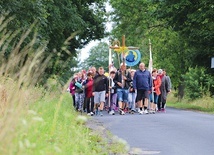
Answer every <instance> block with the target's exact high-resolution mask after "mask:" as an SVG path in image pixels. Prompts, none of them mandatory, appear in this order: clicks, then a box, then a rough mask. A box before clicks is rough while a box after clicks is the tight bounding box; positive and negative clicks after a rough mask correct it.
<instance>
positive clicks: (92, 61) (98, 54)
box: [81, 42, 118, 72]
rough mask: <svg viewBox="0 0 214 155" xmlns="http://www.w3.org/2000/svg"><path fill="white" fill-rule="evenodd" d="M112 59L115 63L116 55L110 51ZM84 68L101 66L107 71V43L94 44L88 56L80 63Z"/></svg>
mask: <svg viewBox="0 0 214 155" xmlns="http://www.w3.org/2000/svg"><path fill="white" fill-rule="evenodd" d="M112 60H113V62H114V64H116V67H118V65H117V62H118V60H117V55H116V53H115V52H113V51H112ZM82 64H83V65H81V66H84V67H85V69H87V68H89V67H92V66H94V67H96V68H99V67H103V68H104V69H105V71H106V72H108V71H109V69H108V65H109V45H108V44H107V43H105V42H100V43H99V44H98V45H97V46H94V47H92V48H91V49H90V51H89V57H88V58H87V59H86V60H85V61H84V62H83V63H82Z"/></svg>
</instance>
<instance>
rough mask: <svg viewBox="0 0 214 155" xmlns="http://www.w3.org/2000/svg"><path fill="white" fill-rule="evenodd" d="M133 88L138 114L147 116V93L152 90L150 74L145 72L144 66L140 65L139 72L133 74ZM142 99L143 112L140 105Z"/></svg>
mask: <svg viewBox="0 0 214 155" xmlns="http://www.w3.org/2000/svg"><path fill="white" fill-rule="evenodd" d="M133 88H134V89H135V90H136V91H137V97H136V101H137V102H138V106H139V108H140V112H139V113H140V114H143V113H145V114H148V110H147V107H148V100H149V93H150V92H151V90H152V77H151V73H150V72H149V71H148V70H146V68H145V64H144V63H140V65H139V70H137V71H136V72H135V74H134V78H133ZM143 99H144V110H143V105H142V100H143Z"/></svg>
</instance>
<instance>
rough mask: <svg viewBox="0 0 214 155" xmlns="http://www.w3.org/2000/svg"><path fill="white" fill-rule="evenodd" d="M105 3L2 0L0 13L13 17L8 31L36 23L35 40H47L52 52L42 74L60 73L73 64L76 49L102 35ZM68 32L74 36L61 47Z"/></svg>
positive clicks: (67, 0) (48, 50)
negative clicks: (36, 34)
mask: <svg viewBox="0 0 214 155" xmlns="http://www.w3.org/2000/svg"><path fill="white" fill-rule="evenodd" d="M104 2H105V0H81V1H72V0H60V1H59V0H33V1H32V0H10V1H8V0H1V1H0V13H1V14H6V15H7V14H8V15H7V17H8V18H9V17H11V16H13V17H14V19H13V20H11V21H10V22H9V23H8V26H7V29H8V30H11V31H15V30H17V29H21V30H27V29H28V28H29V27H30V25H32V24H33V23H34V22H36V26H35V29H36V31H37V33H38V36H37V39H38V40H41V42H40V43H42V41H43V40H46V41H48V45H47V47H48V48H47V51H46V55H47V56H48V55H52V59H51V61H50V64H49V67H48V68H47V69H46V71H45V76H47V77H48V76H50V75H52V74H56V75H58V76H61V75H62V73H63V72H67V71H68V70H69V69H70V65H71V64H74V63H73V61H74V57H76V56H77V55H76V49H80V48H82V47H83V46H85V45H86V44H87V43H89V42H90V41H91V40H94V39H100V38H103V37H104V35H105V20H106V17H105V5H104ZM74 34H76V35H74ZM71 35H73V37H71V38H70V40H68V41H67V42H68V43H69V44H66V46H64V43H65V40H66V39H67V38H69V37H70V36H71ZM29 38H30V37H29ZM16 39H17V40H18V39H19V38H16ZM38 42H39V41H38ZM11 46H12V45H11ZM65 62H66V65H65ZM76 64H77V63H76Z"/></svg>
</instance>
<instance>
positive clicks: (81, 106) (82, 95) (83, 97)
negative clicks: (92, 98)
mask: <svg viewBox="0 0 214 155" xmlns="http://www.w3.org/2000/svg"><path fill="white" fill-rule="evenodd" d="M84 100H85V94H84V93H80V94H79V110H80V111H83V104H84Z"/></svg>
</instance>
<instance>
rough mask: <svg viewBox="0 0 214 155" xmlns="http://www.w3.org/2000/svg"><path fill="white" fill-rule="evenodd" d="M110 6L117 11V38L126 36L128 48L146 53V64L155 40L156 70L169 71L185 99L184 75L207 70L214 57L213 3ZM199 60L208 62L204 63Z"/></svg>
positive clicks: (117, 2) (121, 0)
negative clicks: (199, 68)
mask: <svg viewBox="0 0 214 155" xmlns="http://www.w3.org/2000/svg"><path fill="white" fill-rule="evenodd" d="M110 2H111V5H112V7H113V9H114V10H113V12H112V19H113V21H114V23H115V25H114V29H113V31H112V33H113V36H115V37H116V38H118V36H121V35H122V34H125V35H126V41H127V44H129V43H131V44H135V46H138V47H140V49H141V51H143V58H142V61H143V62H145V63H146V64H147V62H148V59H149V52H148V40H149V39H151V41H152V52H153V62H154V67H156V68H166V69H167V72H168V73H169V75H172V82H173V86H175V87H176V88H179V89H178V90H179V95H180V97H181V98H182V97H183V94H184V93H183V92H184V79H183V77H182V76H181V75H182V74H185V73H186V72H187V71H188V68H189V67H194V66H196V65H200V66H206V68H207V66H208V64H209V66H210V57H211V55H213V53H214V52H213V48H212V46H211V45H212V42H213V32H214V31H213V22H212V21H213V18H212V17H213V11H212V6H213V5H212V4H211V0H198V1H196V2H195V1H194V2H193V1H188V0H184V1H178V0H173V1H171V0H166V1H160V0H153V1H147V0H111V1H110ZM197 16H199V19H198V18H197ZM209 21H210V22H209ZM199 57H200V58H202V60H205V59H206V61H203V62H202V63H201V60H200V61H199V59H198V58H199ZM189 60H191V61H189ZM199 62H200V64H199Z"/></svg>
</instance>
